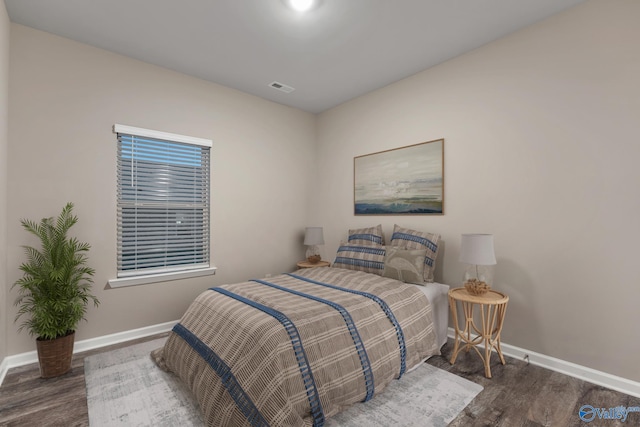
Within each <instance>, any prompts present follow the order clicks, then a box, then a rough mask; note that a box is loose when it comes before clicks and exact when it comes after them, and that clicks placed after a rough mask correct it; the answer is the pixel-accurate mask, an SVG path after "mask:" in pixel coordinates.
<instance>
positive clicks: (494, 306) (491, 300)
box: [449, 288, 509, 378]
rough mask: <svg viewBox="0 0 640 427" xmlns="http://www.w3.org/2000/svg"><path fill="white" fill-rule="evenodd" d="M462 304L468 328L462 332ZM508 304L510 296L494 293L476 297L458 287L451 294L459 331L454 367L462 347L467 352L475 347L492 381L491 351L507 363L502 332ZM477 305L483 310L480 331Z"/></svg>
mask: <svg viewBox="0 0 640 427" xmlns="http://www.w3.org/2000/svg"><path fill="white" fill-rule="evenodd" d="M458 302H460V304H461V305H462V312H463V314H464V319H462V320H464V329H462V330H461V329H460V326H459V322H458V310H457V308H458V304H457V303H458ZM508 302H509V297H508V296H507V295H505V294H503V293H502V292H497V291H493V290H492V291H488V292H487V293H485V294H483V295H472V294H470V293H469V292H467V290H466V289H465V288H455V289H451V290H450V291H449V306H450V308H451V317H452V319H453V324H454V326H455V331H456V335H455V344H454V346H453V354H452V356H451V361H450V363H451V364H452V365H453V364H454V363H455V361H456V358H457V357H458V353H459V352H460V350H462V348H464V349H465V351H467V352H468V351H469V350H470V349H471V348H473V349H474V350H475V351H476V353H478V355H479V356H480V358H481V359H482V361H483V362H484V374H485V376H486V377H487V378H491V366H490V364H489V361H490V358H491V350H493V349H494V348H495V349H496V352H497V353H498V356H499V357H500V362H502V364H503V365H504V364H505V363H506V362H505V361H504V356H503V355H502V349H501V348H500V332H501V331H502V325H503V323H504V315H505V313H506V311H507V303H508ZM475 305H478V306H479V308H480V319H481V322H482V324H481V325H480V328H478V325H476V323H475V320H474V318H473V311H474V306H475ZM472 334H473V335H474V336H472ZM461 342H464V344H463V346H462V347H461V346H460V343H461ZM479 344H482V345H483V346H484V355H483V354H482V353H481V352H480V350H478V348H477V346H478V345H479Z"/></svg>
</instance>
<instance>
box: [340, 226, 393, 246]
mask: <svg viewBox="0 0 640 427" xmlns="http://www.w3.org/2000/svg"><path fill="white" fill-rule="evenodd" d="M348 241H349V243H353V244H356V245H384V234H382V224H378V225H377V226H375V227H368V228H357V229H354V230H349V239H348Z"/></svg>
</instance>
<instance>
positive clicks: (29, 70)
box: [7, 24, 316, 354]
mask: <svg viewBox="0 0 640 427" xmlns="http://www.w3.org/2000/svg"><path fill="white" fill-rule="evenodd" d="M10 78H11V100H10V115H11V129H10V134H9V142H10V143H9V158H10V159H11V162H10V164H9V184H10V185H9V200H10V201H11V202H10V203H9V209H8V216H7V217H8V224H9V227H8V267H9V268H8V271H9V279H10V281H11V282H13V281H15V280H16V279H17V278H18V277H19V276H20V275H19V271H18V268H17V267H18V265H19V264H20V262H21V261H22V260H23V254H22V250H21V248H20V245H23V244H25V243H32V244H37V242H34V241H33V240H31V239H30V236H28V235H27V233H26V232H24V231H23V230H22V229H21V228H20V226H19V220H20V218H23V217H27V218H32V219H39V218H42V217H43V216H53V215H57V214H58V213H59V211H60V210H61V209H62V207H63V206H64V204H65V203H66V202H67V201H72V202H74V203H75V205H76V209H75V211H76V213H77V214H78V215H79V217H80V222H79V223H78V225H77V226H76V227H74V228H75V233H76V234H77V236H78V237H79V238H80V239H81V240H85V241H88V242H89V243H90V244H91V245H92V250H91V252H90V264H91V266H93V267H94V268H95V269H96V275H95V283H96V286H95V287H94V291H95V293H96V295H97V296H98V297H99V299H100V300H101V303H102V304H101V305H100V307H99V308H97V309H95V308H93V307H91V308H90V309H89V311H88V316H87V319H88V322H83V323H81V324H80V327H79V328H78V331H77V337H76V338H77V339H79V340H82V339H86V338H90V337H96V336H102V335H105V334H110V333H115V332H119V331H125V330H131V329H135V328H139V327H144V326H148V325H154V324H158V323H162V322H167V321H171V320H175V319H178V318H180V316H181V315H182V313H183V312H184V310H185V309H186V306H187V304H188V303H189V302H190V301H191V300H192V299H193V298H194V297H195V296H196V295H197V294H198V293H200V292H201V291H202V290H204V289H206V288H207V287H210V286H213V285H220V284H224V283H230V282H236V281H240V280H245V279H248V278H253V277H258V276H259V277H263V276H264V274H265V273H280V272H283V271H289V270H291V269H292V268H293V267H294V266H295V262H296V261H297V260H299V259H300V257H302V256H303V255H304V247H303V245H302V234H303V232H304V227H305V226H306V225H307V223H306V219H307V201H306V196H305V194H306V193H305V191H306V189H307V188H308V187H309V183H310V182H311V179H312V176H310V174H309V172H308V171H309V170H312V168H313V164H314V158H313V153H314V147H315V120H316V119H315V116H313V115H311V114H308V113H304V112H301V111H299V110H296V109H292V108H289V107H284V106H281V105H278V104H274V103H271V102H269V101H265V100H262V99H260V98H256V97H253V96H250V95H247V94H244V93H241V92H238V91H234V90H232V89H228V88H225V87H222V86H219V85H215V84H211V83H207V82H204V81H202V80H198V79H195V78H191V77H188V76H185V75H182V74H178V73H175V72H172V71H169V70H166V69H162V68H159V67H156V66H151V65H148V64H145V63H142V62H139V61H135V60H132V59H129V58H126V57H122V56H119V55H115V54H112V53H109V52H106V51H104V50H100V49H96V48H93V47H90V46H87V45H83V44H79V43H76V42H72V41H70V40H67V39H63V38H60V37H56V36H53V35H50V34H47V33H44V32H40V31H36V30H33V29H30V28H27V27H23V26H20V25H17V24H12V25H11V63H10ZM114 123H120V124H127V125H131V126H138V127H144V128H149V129H155V130H160V131H165V132H172V133H181V134H186V135H190V136H196V137H202V138H210V139H212V140H213V149H212V170H213V171H212V214H211V217H212V226H211V227H212V258H213V264H214V265H216V266H217V267H218V269H219V270H218V272H217V274H216V276H209V277H206V278H197V279H189V280H182V281H174V282H166V283H159V284H153V285H143V286H137V287H129V288H120V289H113V290H104V289H103V288H104V286H105V285H106V282H107V280H108V279H110V278H114V277H115V275H116V259H115V252H116V234H115V227H116V208H115V206H116V205H115V204H116V192H115V189H116V188H115V185H116V182H115V173H116V166H115V158H116V137H115V135H114V134H113V133H112V125H113V124H114ZM11 297H12V298H13V295H11ZM7 305H8V306H9V307H8V308H9V311H10V312H9V316H10V318H11V319H12V318H13V316H14V314H15V309H14V308H13V307H12V306H11V305H10V304H7ZM16 329H17V328H16V327H15V326H14V325H13V324H12V323H10V324H9V328H8V331H9V332H8V346H9V354H16V353H20V352H24V351H29V350H33V349H35V341H34V339H33V338H31V337H29V335H28V334H27V333H26V332H23V333H21V334H18V333H17V332H16Z"/></svg>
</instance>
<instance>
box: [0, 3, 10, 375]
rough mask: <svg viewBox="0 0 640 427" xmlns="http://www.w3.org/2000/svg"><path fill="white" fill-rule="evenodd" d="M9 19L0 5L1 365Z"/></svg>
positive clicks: (2, 348) (1, 348)
mask: <svg viewBox="0 0 640 427" xmlns="http://www.w3.org/2000/svg"><path fill="white" fill-rule="evenodd" d="M9 28H10V24H9V17H8V16H7V10H6V8H5V5H4V2H0V363H1V362H2V359H3V358H4V357H5V356H6V355H7V310H6V309H5V306H6V305H7V146H8V138H9V129H8V127H9V126H8V124H9V118H8V117H9Z"/></svg>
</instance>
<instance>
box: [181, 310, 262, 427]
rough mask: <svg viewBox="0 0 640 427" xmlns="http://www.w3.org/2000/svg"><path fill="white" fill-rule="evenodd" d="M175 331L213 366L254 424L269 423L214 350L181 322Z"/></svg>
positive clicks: (256, 426) (232, 396)
mask: <svg viewBox="0 0 640 427" xmlns="http://www.w3.org/2000/svg"><path fill="white" fill-rule="evenodd" d="M173 332H175V333H176V334H178V335H179V336H180V337H181V338H182V339H183V340H185V342H186V343H187V344H189V345H190V346H191V348H193V349H194V350H195V351H196V352H197V353H198V354H199V355H200V357H202V359H204V361H205V362H207V363H208V364H209V366H211V368H213V370H214V371H215V372H216V374H218V376H219V377H220V379H221V380H222V384H223V385H224V387H225V388H226V389H227V392H228V393H229V394H230V395H231V398H232V399H233V401H234V402H236V405H237V406H238V408H239V409H240V411H242V414H243V415H244V416H245V417H247V421H249V423H250V424H251V425H252V426H254V427H262V426H268V425H269V423H267V421H266V420H265V419H264V417H263V416H262V414H261V413H260V411H258V408H256V405H254V403H253V402H252V401H251V398H250V397H249V396H247V394H246V393H245V391H244V390H243V389H242V387H241V386H240V384H239V383H238V380H236V377H235V376H234V375H233V373H232V372H231V369H230V368H229V367H228V366H227V364H226V363H224V361H223V360H222V359H221V358H220V357H219V356H218V355H217V354H216V353H215V352H214V351H213V350H211V349H210V348H209V347H208V346H207V345H206V344H205V343H203V342H202V341H201V340H200V339H199V338H198V337H197V336H195V335H194V334H193V332H191V331H190V330H188V329H187V328H185V327H184V326H183V325H181V324H180V323H178V324H176V325H175V326H174V327H173Z"/></svg>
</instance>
